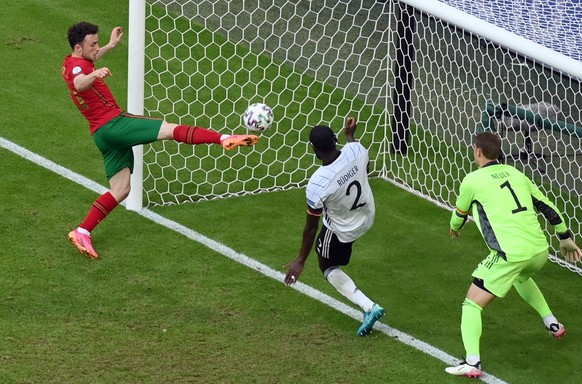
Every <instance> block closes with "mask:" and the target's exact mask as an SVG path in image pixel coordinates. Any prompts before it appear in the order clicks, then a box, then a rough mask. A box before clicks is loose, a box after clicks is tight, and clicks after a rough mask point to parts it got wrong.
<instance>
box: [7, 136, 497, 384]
mask: <svg viewBox="0 0 582 384" xmlns="http://www.w3.org/2000/svg"><path fill="white" fill-rule="evenodd" d="M0 147H1V148H4V149H7V150H9V151H11V152H13V153H15V154H17V155H19V156H21V157H23V158H25V159H27V160H29V161H31V162H33V163H35V164H37V165H39V166H41V167H43V168H46V169H48V170H49V171H52V172H54V173H56V174H58V175H61V176H63V177H65V178H67V179H69V180H71V181H73V182H75V183H77V184H79V185H82V186H83V187H85V188H87V189H90V190H92V191H94V192H95V193H97V194H103V193H105V192H106V191H107V188H106V187H104V186H102V185H100V184H98V183H96V182H94V181H92V180H90V179H88V178H86V177H84V176H81V175H79V174H78V173H75V172H73V171H71V170H69V169H67V168H64V167H62V166H60V165H58V164H56V163H54V162H52V161H50V160H48V159H46V158H44V157H42V156H40V155H37V154H36V153H33V152H31V151H29V150H27V149H26V148H23V147H21V146H19V145H17V144H15V143H13V142H11V141H8V140H6V139H4V138H2V137H0ZM123 205H124V206H125V204H123ZM136 213H138V214H140V215H141V216H143V217H145V218H147V219H149V220H151V221H153V222H155V223H157V224H160V225H162V226H164V227H166V228H168V229H170V230H173V231H175V232H178V233H180V234H182V235H184V236H186V237H187V238H189V239H191V240H194V241H196V242H198V243H200V244H202V245H204V246H206V247H208V248H210V249H211V250H213V251H215V252H218V253H221V254H222V255H224V256H226V257H228V258H229V259H231V260H234V261H236V262H237V263H240V264H243V265H245V266H247V267H249V268H251V269H253V270H255V271H257V272H259V273H262V274H263V275H265V276H268V277H270V278H272V279H275V280H277V281H278V282H280V283H281V284H283V278H284V276H285V275H284V274H283V273H282V272H279V271H277V270H274V269H273V268H271V267H269V266H266V265H265V264H262V263H260V262H258V261H256V260H253V259H251V258H250V257H248V256H246V255H244V254H242V253H239V252H236V251H235V250H233V249H232V248H229V247H227V246H226V245H224V244H222V243H219V242H217V241H215V240H212V239H210V238H208V237H206V236H204V235H202V234H200V233H198V232H196V231H193V230H191V229H189V228H186V227H185V226H183V225H181V224H179V223H176V222H175V221H172V220H169V219H167V218H165V217H163V216H160V215H159V214H157V213H155V212H152V211H150V210H149V209H143V210H142V211H140V212H136ZM292 288H293V289H295V290H297V291H299V292H301V293H303V294H304V295H306V296H309V297H311V298H313V299H315V300H318V301H320V302H322V303H324V304H326V305H328V306H330V307H332V308H333V309H335V310H337V311H339V312H341V313H343V314H345V315H347V316H349V317H351V318H353V319H355V320H357V321H361V319H362V312H361V311H360V310H357V309H355V308H352V307H350V306H348V305H346V304H344V303H342V302H340V301H338V300H336V299H334V298H332V297H331V296H329V295H327V294H325V293H323V292H321V291H318V290H317V289H315V288H312V287H310V286H309V285H306V284H303V283H302V282H298V283H296V284H295V285H294V286H293V287H292ZM374 329H376V330H377V331H380V332H382V333H384V334H386V335H388V336H390V337H392V338H394V339H395V340H397V341H400V342H402V343H404V344H406V345H409V346H411V347H413V348H415V349H417V350H419V351H421V352H423V353H425V354H427V355H430V356H432V357H434V358H436V359H438V360H440V361H442V362H443V363H445V364H446V365H455V364H457V363H458V362H459V359H458V358H456V357H453V356H451V355H449V354H447V353H446V352H444V351H441V350H440V349H438V348H436V347H433V346H432V345H430V344H427V343H425V342H424V341H422V340H419V339H417V338H415V337H413V336H410V335H408V334H406V333H404V332H402V331H399V330H397V329H395V328H392V327H390V326H388V325H386V324H383V323H381V322H377V323H376V324H375V325H374ZM443 375H445V372H444V370H443ZM481 380H482V381H484V382H485V383H494V384H506V382H505V381H503V380H501V379H499V378H497V377H495V376H493V375H490V374H487V373H484V374H483V376H481Z"/></svg>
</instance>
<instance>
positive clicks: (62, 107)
mask: <svg viewBox="0 0 582 384" xmlns="http://www.w3.org/2000/svg"><path fill="white" fill-rule="evenodd" d="M2 13H3V15H4V16H5V17H3V22H2V23H0V44H1V45H2V49H0V73H2V79H3V80H2V82H1V84H2V86H1V87H0V137H2V138H5V139H7V140H10V141H13V142H15V143H17V144H18V145H21V146H23V147H25V148H27V149H29V150H30V151H33V152H35V153H38V154H40V155H41V156H44V157H46V158H48V159H50V160H51V161H53V162H55V163H57V164H60V165H62V166H63V167H66V168H68V169H71V170H72V171H74V172H77V173H79V174H81V175H83V176H85V177H87V178H89V179H91V180H94V181H96V182H98V183H101V184H103V185H105V183H106V180H105V177H104V175H103V166H102V162H101V158H100V154H99V152H98V150H97V149H96V148H95V146H94V144H93V142H92V140H91V139H90V137H89V133H88V128H87V124H86V122H85V121H84V119H83V118H82V117H81V116H80V114H79V113H78V112H77V111H76V110H75V108H74V106H73V104H72V102H71V101H70V100H69V98H68V94H67V91H66V87H65V85H64V83H63V82H62V80H61V78H60V66H61V63H62V59H63V57H64V56H65V55H66V54H68V53H69V47H68V44H67V42H66V39H65V34H66V29H67V27H68V26H69V25H70V24H73V23H75V22H77V21H80V20H88V21H93V22H95V23H97V24H99V25H100V27H101V28H102V34H101V38H102V39H104V38H107V36H108V31H110V30H111V28H112V27H114V26H116V25H123V26H126V25H127V19H128V9H127V4H126V2H125V1H113V0H104V1H102V2H93V1H87V0H78V1H69V0H59V1H57V0H43V1H41V0H23V1H19V2H5V4H3V5H2ZM126 43H127V40H125V44H126ZM126 47H127V46H126V45H123V46H122V47H120V48H118V49H117V51H114V52H112V53H111V54H110V55H109V56H108V57H106V58H105V59H104V60H103V62H101V63H100V65H103V66H108V67H109V68H110V69H111V70H112V72H113V73H114V77H113V78H111V79H108V84H109V85H110V87H111V88H112V90H113V92H114V94H115V95H116V96H117V99H118V102H119V103H120V104H121V105H125V104H126V94H127V90H126V88H125V87H126V73H127V54H126ZM0 164H1V169H2V172H1V175H0V193H1V196H2V202H1V203H0V382H2V383H7V384H12V383H14V384H17V383H18V384H19V383H136V384H137V383H152V384H157V383H362V382H381V383H431V384H432V383H459V382H462V381H463V379H460V378H452V377H448V376H446V374H445V373H444V367H445V364H444V363H443V362H442V361H440V360H438V359H436V358H434V357H432V356H430V355H427V354H424V353H421V352H419V351H417V350H416V349H413V348H411V347H409V346H407V345H405V344H403V343H401V342H399V341H398V340H394V339H393V338H391V337H389V336H387V335H385V334H383V333H381V332H374V333H373V334H372V335H371V336H370V337H367V338H358V337H356V336H355V332H356V330H357V327H358V325H359V323H358V322H357V321H355V320H354V319H352V318H350V317H348V316H346V315H344V314H343V313H340V312H338V311H337V310H335V309H333V308H330V307H329V306H327V305H324V304H322V303H321V302H319V301H317V300H313V299H311V298H308V297H306V296H304V295H302V294H300V293H299V292H297V291H295V290H292V289H289V288H286V287H284V286H283V284H282V282H280V281H276V280H274V279H271V278H269V277H266V276H264V275H263V274H261V273H259V272H257V271H254V270H252V269H249V268H247V267H244V266H242V265H240V264H238V263H235V262H233V261H232V260H230V259H228V258H226V257H224V256H223V255H221V254H220V253H218V252H216V251H214V250H212V249H209V248H207V247H205V246H203V245H201V244H199V243H197V242H194V241H192V240H190V239H188V238H186V237H184V236H182V235H180V234H178V233H176V232H173V231H171V230H169V229H166V228H164V227H161V226H159V225H158V224H155V223H153V222H151V221H150V220H147V219H145V218H144V217H142V216H140V215H138V214H136V213H133V212H129V211H126V210H125V209H124V208H119V209H117V210H115V211H114V212H113V213H112V215H111V216H110V217H109V218H107V220H106V221H104V222H103V223H102V224H101V225H100V226H99V227H98V228H97V230H96V231H95V233H94V242H95V246H96V248H97V250H98V251H99V252H100V253H101V254H102V260H99V261H91V260H88V259H85V258H83V257H82V256H81V255H79V254H78V253H77V252H76V250H74V249H73V248H72V247H71V245H70V244H69V243H68V242H67V240H66V234H67V232H68V231H69V230H70V229H71V228H73V227H74V226H76V225H77V224H78V223H79V221H80V220H81V219H82V217H83V216H84V215H85V214H86V212H87V210H88V208H89V206H90V204H91V203H92V202H93V201H94V199H95V198H96V197H97V195H96V194H95V193H94V192H92V191H90V190H88V189H86V188H84V187H82V186H80V185H78V184H76V183H73V182H71V181H69V180H67V179H65V178H63V177H61V176H58V175H56V174H54V173H52V172H50V171H48V170H46V169H44V168H41V167H39V166H38V165H36V164H33V163H32V162H30V161H27V160H24V159H22V158H21V157H19V156H17V155H15V154H13V153H12V152H10V151H7V150H5V149H0ZM372 187H373V189H374V193H375V197H376V205H377V221H376V224H375V226H374V227H373V229H372V230H371V231H370V232H369V233H368V234H366V235H365V236H364V237H363V238H362V239H361V240H359V241H358V242H357V243H356V246H355V249H354V256H353V262H352V264H351V265H350V266H349V267H348V268H347V271H348V273H349V274H350V275H351V276H352V277H353V278H354V280H355V281H356V282H357V283H358V285H359V286H360V287H361V288H362V290H364V292H366V293H367V294H368V295H369V296H370V297H371V298H372V299H374V300H376V301H378V302H379V303H381V304H382V305H383V306H384V307H385V308H386V310H387V315H386V317H384V318H383V319H382V322H383V323H385V324H388V325H390V326H392V327H394V328H396V329H399V330H401V331H403V332H406V333H407V334H409V335H412V336H414V337H416V338H418V339H420V340H423V341H424V342H426V343H429V344H430V345H433V346H435V347H437V348H439V349H441V350H443V351H444V352H446V353H448V354H450V355H453V356H461V355H462V353H463V348H462V343H461V339H460V331H459V320H460V310H461V308H460V306H461V301H462V299H463V297H464V294H465V291H466V288H467V287H468V285H469V282H470V277H469V276H470V273H471V271H472V270H473V268H474V266H475V265H476V264H477V263H478V262H479V261H480V260H481V258H482V257H483V256H484V252H485V246H484V244H483V241H482V240H481V238H480V236H479V234H478V233H477V231H476V228H475V226H474V225H473V224H469V225H468V227H467V228H466V230H465V231H464V233H463V235H462V237H461V238H460V239H459V241H451V240H450V239H449V238H448V219H449V212H447V211H445V210H442V209H440V208H438V207H436V206H434V205H432V204H431V203H429V202H427V201H424V200H422V199H419V198H417V197H416V196H414V195H412V194H409V193H407V192H405V191H403V190H401V189H398V188H396V187H394V186H393V185H392V184H390V183H388V182H385V181H382V180H378V179H375V180H373V182H372ZM304 208H305V202H304V195H303V190H301V189H296V190H291V191H286V192H275V193H266V194H261V195H258V196H245V197H237V198H232V199H221V200H214V201H208V202H200V203H195V204H185V205H179V206H171V207H157V208H155V209H154V211H155V212H156V213H158V214H160V215H162V216H164V217H167V218H169V219H171V220H174V221H176V222H178V223H180V224H181V225H184V226H186V227H188V228H190V229H192V230H194V231H197V232H198V233H200V234H202V235H204V236H207V237H209V238H211V239H214V240H216V241H218V242H221V243H223V244H224V245H226V246H228V247H230V248H232V249H234V250H235V251H237V252H240V253H242V254H245V255H247V256H249V257H251V258H253V259H256V260H258V261H259V262H261V263H263V264H265V265H267V266H269V267H271V268H274V269H276V270H280V271H283V268H282V266H283V265H284V264H285V263H286V262H287V261H289V260H291V259H292V258H294V257H295V255H296V252H297V250H298V247H299V242H300V236H301V230H302V228H303V223H304V219H305V209H304ZM316 264H317V263H316V258H315V257H314V255H313V254H312V255H311V257H310V259H309V260H308V265H307V267H306V271H305V273H304V275H303V276H302V278H301V281H302V282H304V283H306V284H308V285H310V286H312V287H313V288H315V289H318V290H320V291H322V292H323V293H326V294H328V295H330V296H332V297H334V298H336V299H338V300H341V301H343V302H346V301H345V300H344V299H343V298H342V297H340V296H339V295H338V294H337V293H336V292H335V290H334V289H333V288H332V287H331V286H330V285H329V284H328V283H327V282H326V281H325V280H324V279H323V278H322V277H321V274H320V272H319V270H318V268H317V265H316ZM536 280H537V282H538V284H539V285H540V287H541V288H542V290H543V291H544V293H545V295H546V298H547V299H548V302H549V303H550V305H551V307H552V308H553V310H554V311H555V313H556V314H557V315H558V316H559V318H560V320H561V321H562V322H563V323H564V324H565V325H566V328H567V334H566V336H565V337H564V338H563V339H562V340H554V339H553V338H551V337H550V336H549V335H548V334H547V333H546V332H545V331H544V329H543V324H542V323H541V321H540V320H539V318H538V316H537V315H536V314H535V313H534V312H533V310H531V309H530V308H529V307H528V306H527V305H526V304H525V303H523V302H522V301H521V299H520V298H519V297H518V295H517V294H515V293H514V292H513V293H511V294H510V295H508V297H507V298H505V299H503V300H498V301H496V302H494V303H493V304H492V305H491V306H490V307H489V308H488V309H487V310H486V311H485V312H484V316H483V319H484V330H483V338H482V358H483V363H484V369H485V370H486V371H487V372H488V373H490V374H492V375H494V376H496V377H498V378H500V379H502V380H504V381H506V382H509V383H556V382H559V383H579V382H581V381H582V372H581V371H580V370H579V369H578V368H577V367H578V361H577V360H578V356H580V354H581V352H582V342H580V337H581V335H582V321H581V320H580V319H582V309H581V308H580V305H579V297H578V296H579V295H578V294H577V292H578V291H579V289H580V279H579V276H578V275H576V274H574V273H570V272H568V271H566V270H564V269H563V268H560V267H558V266H555V265H553V264H551V263H548V265H546V267H545V268H544V269H543V270H542V271H541V272H540V273H539V274H538V275H537V279H536ZM346 303H347V302H346ZM347 304H349V303H347Z"/></svg>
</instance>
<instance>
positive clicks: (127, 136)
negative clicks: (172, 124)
mask: <svg viewBox="0 0 582 384" xmlns="http://www.w3.org/2000/svg"><path fill="white" fill-rule="evenodd" d="M163 121H164V120H162V119H154V118H150V117H145V116H136V115H131V114H129V113H122V114H120V115H119V116H117V117H115V118H113V119H112V120H111V121H109V122H108V123H107V124H105V125H103V126H102V127H100V128H99V129H97V131H95V133H94V134H93V140H94V141H95V144H96V145H97V148H99V150H100V151H101V154H102V155H103V160H104V162H105V175H106V176H107V179H111V178H112V177H113V176H114V175H115V174H116V173H117V172H119V171H121V170H122V169H124V168H129V169H130V171H131V172H133V150H132V149H131V147H133V146H134V145H140V144H149V143H152V142H154V141H156V140H157V139H158V134H159V133H160V128H161V127H162V123H163Z"/></svg>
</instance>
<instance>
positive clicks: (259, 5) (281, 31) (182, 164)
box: [144, 0, 582, 272]
mask: <svg viewBox="0 0 582 384" xmlns="http://www.w3.org/2000/svg"><path fill="white" fill-rule="evenodd" d="M450 2H451V3H452V2H453V1H450ZM567 2H568V1H567ZM569 2H571V3H576V2H575V1H574V0H571V1H569ZM415 3H418V4H420V3H422V4H424V5H426V4H429V3H430V4H433V5H434V4H435V3H437V2H436V1H433V0H427V1H424V2H421V1H416V2H415V1H412V0H410V1H407V0H403V1H390V0H388V1H373V0H364V1H349V0H339V1H338V0H313V1H304V0H296V1H276V0H245V1H218V0H196V1H194V0H147V2H146V49H145V52H146V73H145V80H146V82H145V100H144V102H145V110H146V113H147V114H149V115H154V116H160V115H161V116H163V117H165V118H166V119H167V120H169V121H177V122H181V123H183V124H195V125H200V126H205V127H209V128H211V129H214V130H218V131H221V132H242V131H244V128H243V127H242V125H241V115H242V113H243V112H244V110H245V108H246V107H247V106H248V105H249V104H251V103H253V102H264V103H266V104H268V105H269V106H271V107H272V108H273V111H274V114H275V124H274V126H273V128H272V129H271V130H270V131H269V132H267V133H264V134H262V135H261V136H262V137H261V141H260V142H259V144H258V145H257V146H256V148H253V149H251V150H248V149H244V150H240V151H239V150H235V151H232V152H234V153H230V152H226V153H225V152H223V151H222V149H220V148H214V147H213V146H194V147H192V146H186V145H180V144H176V143H174V142H162V143H160V142H158V143H154V144H153V145H151V146H148V147H146V148H145V154H144V170H145V174H144V197H145V201H146V202H145V203H146V205H149V206H152V205H163V204H172V203H182V202H192V201H198V200H204V199H213V198H222V197H228V196H235V195H242V194H251V193H258V192H266V191H273V190H283V189H289V188H295V187H299V186H302V185H304V184H305V183H306V182H307V180H308V177H309V175H310V174H311V173H312V171H313V167H314V164H315V163H314V158H313V156H312V155H311V154H310V153H309V150H308V147H307V134H308V132H309V129H310V127H311V126H313V125H316V124H319V123H326V124H329V125H330V126H331V127H332V128H334V129H335V130H336V131H339V130H340V129H341V128H342V126H343V121H344V119H345V117H346V116H347V115H356V116H357V117H358V118H359V121H360V132H359V137H360V138H361V140H362V142H363V143H364V144H365V145H366V146H368V147H369V148H370V154H371V159H372V161H371V170H372V173H373V175H374V176H377V177H383V178H386V179H388V180H390V181H392V182H394V183H396V184H399V185H401V186H403V187H405V188H407V189H409V190H411V191H414V192H415V193H417V194H420V195H422V196H424V197H425V198H428V199H431V200H433V201H435V202H437V203H439V204H441V205H443V206H446V207H451V206H452V205H453V204H454V198H455V196H456V193H457V191H458V186H459V184H460V181H461V179H462V177H463V176H464V175H465V174H466V173H467V172H469V171H470V170H472V169H474V167H473V165H472V160H471V152H470V147H471V143H472V138H473V136H474V134H475V133H476V132H477V131H479V130H482V129H493V130H496V131H498V132H499V133H500V134H501V135H502V137H503V139H504V155H505V161H506V162H508V163H510V164H513V165H515V166H516V167H518V168H519V169H521V170H523V171H524V172H525V173H526V174H528V175H529V176H531V177H532V178H533V179H534V180H536V182H537V183H538V184H539V185H541V186H542V189H543V190H544V191H545V192H546V193H547V194H548V195H549V197H550V198H552V199H553V200H554V201H556V203H557V205H558V207H559V208H560V209H561V210H563V211H564V212H565V214H566V216H567V217H568V219H569V224H570V226H571V227H572V230H573V232H574V233H575V234H576V235H577V237H578V235H579V234H580V231H581V228H580V220H582V206H581V198H580V193H579V192H578V191H580V190H582V189H580V188H581V187H582V179H581V174H580V173H581V172H580V167H581V165H582V153H581V151H580V144H581V143H580V141H581V137H582V113H581V109H580V106H581V105H582V94H581V93H580V82H579V80H578V79H577V78H576V76H574V75H573V74H572V73H568V72H567V71H564V70H562V69H558V68H555V67H553V66H551V65H548V64H547V63H546V64H544V62H543V61H540V60H539V59H532V58H531V57H530V56H528V55H527V54H524V53H519V50H515V49H507V48H506V47H507V46H506V45H504V44H503V43H500V42H499V41H494V40H492V39H489V38H488V37H485V36H483V35H481V34H480V33H479V32H478V31H472V30H469V29H467V28H459V26H458V25H457V24H456V23H454V22H452V21H446V20H445V19H444V18H442V17H436V16H435V15H434V14H433V13H432V12H430V11H429V10H427V9H426V7H425V6H424V5H423V6H422V9H419V8H413V7H412V6H411V4H412V5H415ZM458 3H463V2H462V1H458ZM465 3H466V2H465ZM489 3H496V2H489ZM504 3H510V2H504ZM456 5H459V4H456ZM461 5H462V4H461ZM495 9H498V10H499V12H500V13H499V15H498V16H499V17H498V19H499V20H501V19H503V20H507V19H508V17H507V14H506V13H507V12H508V10H507V8H504V7H497V8H496V7H492V8H490V9H487V12H490V11H491V10H493V11H495ZM510 9H511V7H510ZM576 9H577V10H578V11H577V12H578V13H577V14H574V15H573V17H576V18H578V19H579V20H581V19H582V10H581V9H580V8H579V7H578V8H576ZM469 11H470V10H469ZM407 14H408V15H411V17H412V23H411V24H402V23H401V20H402V16H403V15H407ZM533 15H534V13H532V14H531V15H530V17H533ZM568 15H572V13H571V12H570V13H568ZM502 16H503V17H502ZM520 17H521V18H523V17H528V14H526V13H525V12H521V13H520ZM538 24H539V23H538ZM538 24H536V25H538ZM403 26H405V27H406V28H410V30H408V31H406V30H404V31H403V30H402V27H403ZM576 32H577V31H576ZM410 35H412V40H406V38H404V37H403V36H409V38H410ZM569 42H570V43H571V41H569ZM409 43H410V44H411V47H412V48H413V51H409V52H413V53H414V60H413V61H412V66H411V68H410V75H411V77H412V79H413V81H412V82H411V83H410V85H411V88H410V101H411V104H410V105H411V106H412V109H411V110H410V111H409V113H405V115H406V118H407V119H409V122H410V125H409V126H408V127H407V128H408V132H407V133H405V134H404V135H401V136H393V133H392V127H393V126H394V124H393V121H392V119H393V116H394V115H393V110H394V106H393V102H394V101H393V97H394V96H398V93H399V92H405V91H402V89H401V88H400V87H395V86H394V84H395V83H396V82H397V81H396V79H397V75H400V76H401V77H400V80H402V74H403V71H402V68H396V67H395V62H397V61H398V60H397V59H398V55H401V54H402V50H399V48H402V47H403V45H406V44H409ZM510 46H511V45H510ZM551 48H552V49H555V47H551ZM578 48H582V47H578ZM566 53H567V52H566ZM578 64H580V63H578ZM580 73H582V71H581V72H580ZM404 76H406V73H404ZM341 139H342V138H341V136H340V143H341V142H342V140H341ZM407 139H408V140H407ZM395 141H404V142H405V143H406V145H407V153H406V154H405V155H404V154H402V153H398V151H396V152H397V153H394V152H395V151H394V144H395ZM555 245H556V244H555V243H554V244H553V246H555ZM554 261H556V259H554ZM562 265H565V266H567V267H568V268H570V269H572V270H575V271H578V272H580V270H579V269H578V268H577V267H576V266H571V265H566V264H565V263H562Z"/></svg>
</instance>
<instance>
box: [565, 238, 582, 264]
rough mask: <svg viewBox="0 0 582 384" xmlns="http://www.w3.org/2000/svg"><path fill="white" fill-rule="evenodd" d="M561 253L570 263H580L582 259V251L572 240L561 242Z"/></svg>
mask: <svg viewBox="0 0 582 384" xmlns="http://www.w3.org/2000/svg"><path fill="white" fill-rule="evenodd" d="M560 253H561V254H562V256H564V258H565V259H566V261H568V262H570V263H575V262H578V261H580V257H581V256H582V251H580V248H578V246H577V245H576V243H574V241H573V240H572V239H562V240H560Z"/></svg>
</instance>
